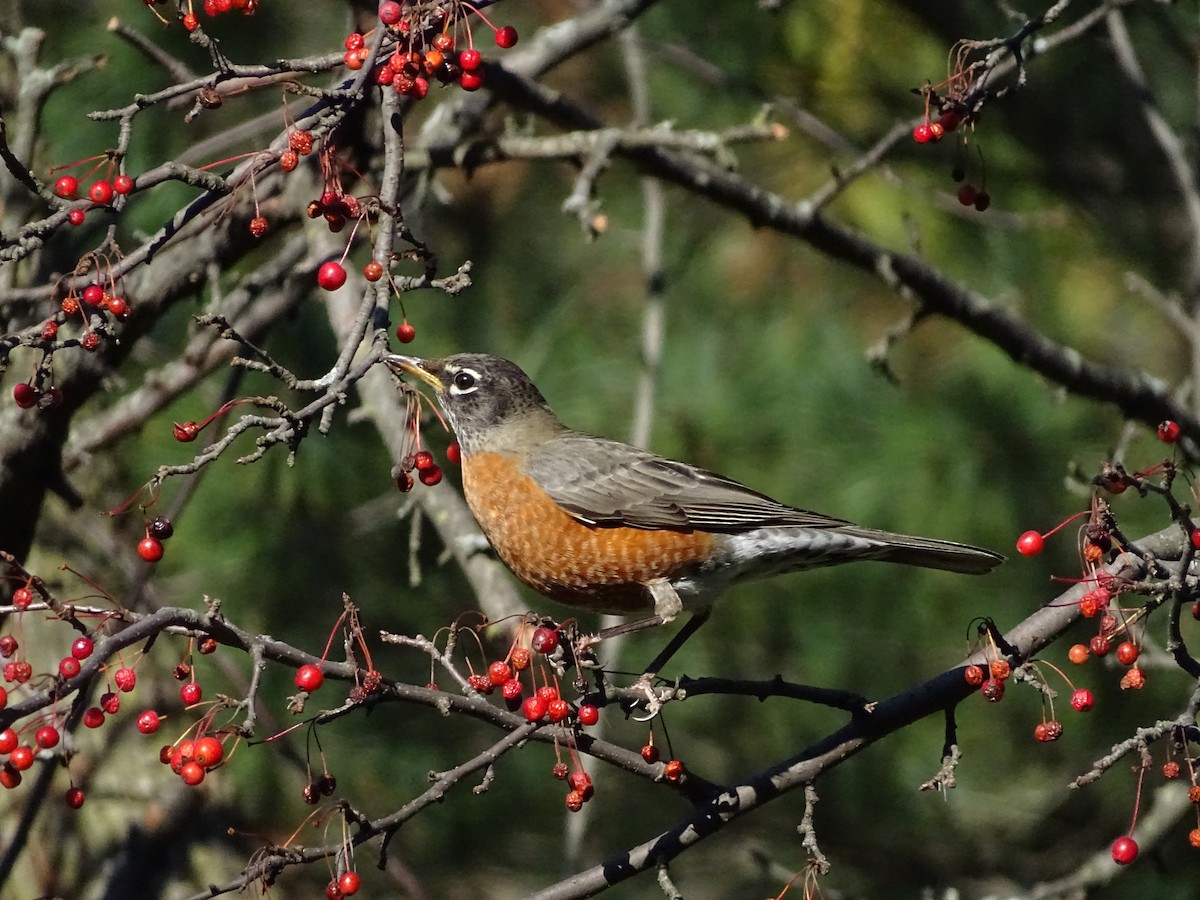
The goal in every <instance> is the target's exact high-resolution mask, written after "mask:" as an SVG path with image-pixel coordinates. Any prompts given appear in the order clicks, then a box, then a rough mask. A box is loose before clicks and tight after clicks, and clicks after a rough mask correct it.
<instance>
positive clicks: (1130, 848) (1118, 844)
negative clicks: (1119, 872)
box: [1112, 835, 1138, 866]
mask: <svg viewBox="0 0 1200 900" xmlns="http://www.w3.org/2000/svg"><path fill="white" fill-rule="evenodd" d="M1137 855H1138V845H1137V841H1135V840H1134V839H1133V838H1131V837H1129V835H1125V836H1124V837H1119V838H1117V839H1116V840H1115V841H1113V842H1112V858H1113V862H1115V863H1116V864H1117V865H1118V866H1127V865H1129V864H1130V863H1131V862H1133V861H1134V860H1135V859H1137Z"/></svg>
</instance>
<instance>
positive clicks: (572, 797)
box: [566, 791, 583, 812]
mask: <svg viewBox="0 0 1200 900" xmlns="http://www.w3.org/2000/svg"><path fill="white" fill-rule="evenodd" d="M566 804H567V809H569V810H570V811H571V812H579V811H580V810H581V809H583V794H581V793H579V791H567V799H566Z"/></svg>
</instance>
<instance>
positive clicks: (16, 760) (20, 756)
mask: <svg viewBox="0 0 1200 900" xmlns="http://www.w3.org/2000/svg"><path fill="white" fill-rule="evenodd" d="M33 756H34V754H33V748H32V747H29V746H26V745H25V744H22V745H21V746H19V747H17V748H16V749H14V750H13V752H12V753H11V754H10V755H9V757H8V761H9V762H10V763H12V764H13V766H14V767H15V768H16V770H17V771H18V772H24V771H25V770H26V769H28V768H29V767H30V766H32V765H33Z"/></svg>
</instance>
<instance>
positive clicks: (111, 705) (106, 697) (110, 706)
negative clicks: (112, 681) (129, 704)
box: [100, 691, 121, 716]
mask: <svg viewBox="0 0 1200 900" xmlns="http://www.w3.org/2000/svg"><path fill="white" fill-rule="evenodd" d="M100 708H101V709H102V710H104V712H106V713H108V714H109V715H110V716H115V715H116V714H117V713H118V712H119V711H120V709H121V698H120V696H119V695H117V694H114V693H113V692H112V691H106V692H105V693H103V694H101V695H100Z"/></svg>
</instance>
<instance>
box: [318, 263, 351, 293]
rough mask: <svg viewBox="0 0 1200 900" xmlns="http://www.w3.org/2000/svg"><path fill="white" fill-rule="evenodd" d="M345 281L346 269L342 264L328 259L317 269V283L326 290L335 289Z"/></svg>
mask: <svg viewBox="0 0 1200 900" xmlns="http://www.w3.org/2000/svg"><path fill="white" fill-rule="evenodd" d="M345 283H346V270H345V269H344V268H342V264H341V263H339V262H334V261H333V260H330V261H329V262H327V263H325V264H324V265H323V266H321V268H320V269H319V270H318V271H317V284H319V285H320V286H321V287H323V288H325V290H327V291H336V290H337V289H338V288H340V287H341V286H342V285H343V284H345Z"/></svg>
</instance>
